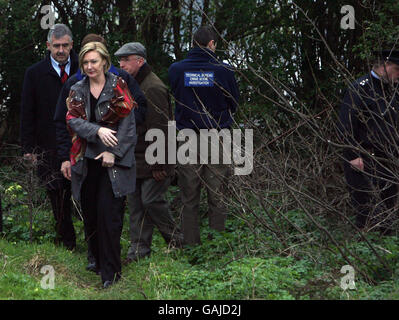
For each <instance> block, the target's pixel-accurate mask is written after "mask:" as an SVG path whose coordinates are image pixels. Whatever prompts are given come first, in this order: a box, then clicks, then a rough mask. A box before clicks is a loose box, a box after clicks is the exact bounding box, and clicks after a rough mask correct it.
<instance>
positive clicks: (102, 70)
mask: <svg viewBox="0 0 399 320" xmlns="http://www.w3.org/2000/svg"><path fill="white" fill-rule="evenodd" d="M110 61H111V59H110V56H109V53H108V51H107V49H106V47H105V46H104V45H103V44H102V43H100V42H90V43H88V44H86V45H85V46H84V47H83V48H82V50H81V51H80V53H79V68H80V70H81V72H82V73H83V74H85V78H84V79H82V80H81V81H79V82H77V83H76V84H75V85H73V86H72V87H71V91H70V93H69V97H68V99H67V107H68V113H67V116H66V120H67V125H68V129H69V131H70V133H71V135H72V148H71V152H70V158H71V165H72V168H71V181H72V194H73V197H74V199H75V200H78V201H80V204H81V208H82V212H83V218H84V223H85V227H86V230H87V238H88V241H89V242H90V247H91V248H92V251H93V255H94V257H95V259H96V265H97V273H100V274H101V279H102V282H103V286H104V288H107V287H109V286H110V285H112V284H113V283H114V282H116V281H118V280H119V278H120V276H121V259H120V236H121V232H122V223H123V212H124V203H125V199H124V198H125V196H126V195H127V194H130V193H132V192H134V190H135V180H136V167H135V158H134V147H135V145H136V140H137V138H136V125H135V118H134V113H133V112H131V110H132V109H133V108H135V107H137V103H136V102H135V101H134V100H133V98H132V96H131V94H130V92H129V89H128V88H127V85H126V82H125V81H124V80H123V79H122V78H120V77H118V76H116V75H114V74H112V73H109V72H107V71H106V70H109V67H110V63H111V62H110Z"/></svg>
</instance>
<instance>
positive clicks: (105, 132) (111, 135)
mask: <svg viewBox="0 0 399 320" xmlns="http://www.w3.org/2000/svg"><path fill="white" fill-rule="evenodd" d="M115 133H116V131H115V130H112V129H109V128H105V127H101V128H100V129H98V131H97V135H98V136H99V137H100V139H101V141H102V143H104V144H105V145H106V146H107V147H116V146H117V145H118V139H117V138H116V136H115Z"/></svg>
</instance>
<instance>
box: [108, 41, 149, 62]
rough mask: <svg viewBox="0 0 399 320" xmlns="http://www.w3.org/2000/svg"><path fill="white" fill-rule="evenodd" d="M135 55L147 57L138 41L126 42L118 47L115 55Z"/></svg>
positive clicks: (145, 51)
mask: <svg viewBox="0 0 399 320" xmlns="http://www.w3.org/2000/svg"><path fill="white" fill-rule="evenodd" d="M132 54H134V55H137V56H140V57H143V58H145V59H146V58H147V50H146V49H145V47H144V46H143V45H142V44H141V43H140V42H128V43H125V44H124V45H123V46H122V47H120V48H119V49H118V50H117V51H116V52H115V56H117V57H124V56H130V55H132Z"/></svg>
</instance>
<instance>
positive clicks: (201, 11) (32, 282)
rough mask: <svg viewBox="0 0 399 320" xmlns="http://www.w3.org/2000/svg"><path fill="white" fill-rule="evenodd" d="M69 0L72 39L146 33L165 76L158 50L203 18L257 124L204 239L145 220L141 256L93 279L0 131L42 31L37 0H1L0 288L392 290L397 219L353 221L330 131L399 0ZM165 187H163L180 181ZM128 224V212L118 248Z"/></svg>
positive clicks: (223, 293) (63, 13)
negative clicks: (110, 280) (48, 276)
mask: <svg viewBox="0 0 399 320" xmlns="http://www.w3.org/2000/svg"><path fill="white" fill-rule="evenodd" d="M77 3H78V2H77V1H69V0H68V1H67V0H65V1H57V2H55V6H56V9H57V12H58V13H59V20H58V21H57V22H62V23H67V24H69V25H70V26H71V28H72V31H73V33H74V36H75V38H74V39H75V47H76V48H79V42H80V40H81V39H82V38H83V36H84V35H85V34H86V33H89V32H96V33H101V34H103V35H104V36H105V37H106V39H107V41H108V44H109V49H110V52H114V51H115V50H116V48H118V47H119V45H120V44H121V43H124V42H127V41H142V42H143V43H144V44H145V45H146V47H147V49H148V56H149V62H150V64H152V65H153V67H154V70H155V71H156V73H157V74H159V75H160V76H161V78H162V79H164V80H166V70H167V68H168V67H169V65H170V63H171V62H172V61H173V60H175V59H181V58H183V57H184V55H185V52H186V51H187V50H188V48H189V44H190V39H191V34H192V31H193V30H195V29H196V27H197V26H199V25H200V24H204V23H210V24H213V25H214V26H215V27H216V29H217V30H218V31H219V33H220V35H221V37H222V39H221V41H220V42H219V44H218V52H217V54H218V55H219V56H220V57H221V58H222V59H223V60H227V61H228V62H229V63H230V64H231V65H233V66H234V67H235V68H236V71H237V72H236V73H237V78H238V82H239V86H240V93H241V101H240V108H239V112H238V113H237V114H236V115H235V119H236V123H235V124H234V127H235V128H242V129H252V130H253V132H254V170H253V172H252V174H250V175H247V176H234V177H231V179H230V181H229V184H228V188H227V190H226V192H225V194H224V195H225V201H226V204H227V205H228V206H229V213H230V216H229V219H228V222H227V230H226V232H223V233H220V234H218V233H214V234H213V240H209V239H208V234H209V233H210V232H211V231H210V230H209V229H208V228H207V226H206V219H203V224H204V226H203V227H202V240H203V244H202V245H201V246H199V247H194V248H187V249H185V250H181V251H180V250H173V251H170V250H168V248H167V247H166V245H165V243H164V242H163V240H162V238H161V237H160V235H159V234H158V233H156V234H155V236H154V243H153V253H152V256H151V258H149V259H144V260H142V261H140V262H138V263H134V264H131V265H129V266H125V267H124V269H123V279H122V281H121V282H120V283H118V284H117V285H116V286H115V287H112V288H111V289H110V290H108V291H102V290H100V280H99V278H98V276H95V275H94V274H92V273H89V272H86V271H85V270H84V267H85V264H86V245H85V243H84V240H83V230H82V229H83V227H82V222H81V221H79V220H78V219H77V217H76V219H75V226H76V227H77V229H78V234H79V236H80V238H79V240H78V247H77V249H76V252H74V253H70V252H68V251H66V250H64V249H63V248H61V247H55V246H54V245H53V243H52V242H53V239H54V236H55V235H54V231H53V230H54V226H53V223H54V219H53V217H52V216H51V212H50V209H49V206H48V204H47V203H46V202H45V196H44V194H43V192H42V191H41V190H42V189H41V186H40V185H37V181H36V180H35V178H34V177H35V176H34V174H33V168H29V167H27V166H26V164H24V163H23V162H20V160H19V159H20V157H19V150H18V148H15V147H10V145H9V144H6V143H5V142H7V143H16V142H17V137H18V134H17V131H18V112H17V110H18V104H19V99H20V91H21V84H22V77H23V71H24V69H25V68H26V67H27V66H29V65H30V64H32V63H34V62H37V61H38V60H39V59H40V57H41V56H42V54H43V53H44V50H45V45H44V41H45V34H46V31H45V30H41V29H40V27H39V26H40V18H41V16H40V14H39V8H40V5H42V1H36V0H24V1H18V2H17V1H4V0H3V1H2V0H0V17H2V18H3V19H0V44H1V46H0V66H1V68H0V70H1V71H0V83H2V84H4V85H2V86H1V88H2V90H1V91H0V105H1V107H2V108H1V110H0V122H1V123H0V138H1V137H4V139H3V140H2V144H1V145H0V148H1V149H0V151H1V157H0V164H1V168H0V171H1V172H0V193H1V198H2V207H3V215H4V217H3V219H4V226H3V229H4V231H3V234H2V240H1V241H0V269H1V272H3V276H2V277H1V278H0V288H1V289H2V290H0V295H1V296H0V298H4V299H31V298H38V299H49V298H54V299H102V298H103V299H108V298H114V299H397V298H398V284H399V276H398V274H397V271H396V270H398V268H397V267H398V263H399V253H398V250H397V249H398V244H399V242H398V240H399V239H398V234H397V231H396V234H394V235H392V236H387V237H382V236H380V234H378V233H375V232H372V231H371V232H368V233H364V232H360V231H359V230H358V229H357V228H356V227H355V226H354V225H353V218H354V217H353V208H351V207H350V205H349V201H348V194H347V190H346V186H345V182H344V179H343V172H342V166H341V165H342V156H341V149H340V147H342V145H340V144H339V143H338V141H337V139H336V132H335V123H336V112H337V109H338V108H337V105H338V104H339V101H340V99H341V97H342V88H344V87H345V86H346V85H347V84H348V83H350V82H351V81H353V80H354V79H355V78H356V77H357V76H358V75H359V74H362V73H364V72H365V71H366V70H368V68H369V62H370V61H369V60H370V52H371V51H372V50H374V49H380V48H384V49H386V48H388V49H389V48H394V49H395V46H396V45H397V34H398V33H397V25H398V23H397V22H398V17H399V5H398V4H397V3H396V2H395V1H393V0H386V1H378V2H377V1H373V0H365V1H346V0H345V1H323V0H317V1H307V0H300V1H299V0H298V1H285V2H284V1H240V0H235V1H230V0H220V1H219V0H218V1H216V0H215V1H191V0H189V1H175V0H170V1H141V0H136V1H116V2H115V1H114V2H113V1H94V2H93V1H79V4H77ZM348 4H350V5H353V7H354V9H355V12H356V28H355V29H354V30H342V29H340V28H339V23H340V19H341V17H342V16H341V15H340V8H341V6H342V5H348ZM104 12H106V14H104ZM26 17H32V18H31V19H27V18H26ZM105 30H106V31H107V32H106V31H105ZM376 43H377V44H376ZM10 48H12V50H14V51H12V52H10ZM21 61H23V63H21ZM114 62H116V61H114ZM397 181H398V182H397V183H399V177H398V180H397ZM169 192H170V194H169V197H170V200H173V198H174V197H175V196H176V194H177V193H178V190H177V189H176V188H170V191H169ZM177 203H178V202H177ZM204 203H205V202H204V199H203V202H202V205H201V214H202V215H203V216H205V215H206V205H204ZM178 211H179V210H178V205H177V208H176V212H178ZM176 218H178V216H176ZM203 218H204V217H203ZM127 229H128V219H127V215H126V217H125V224H124V232H123V237H122V248H123V252H122V253H123V254H122V256H126V251H127V248H128V232H127ZM46 264H51V265H53V266H54V268H55V271H56V274H57V278H56V288H55V290H43V289H41V287H40V279H41V277H42V275H41V274H40V267H41V266H43V265H46ZM344 265H351V266H352V267H353V268H354V269H355V274H356V279H355V280H356V282H355V283H356V289H355V290H349V289H348V290H346V291H344V290H342V289H341V287H340V284H341V283H340V281H341V278H342V277H343V276H344V274H342V273H341V272H340V270H341V268H342V266H344Z"/></svg>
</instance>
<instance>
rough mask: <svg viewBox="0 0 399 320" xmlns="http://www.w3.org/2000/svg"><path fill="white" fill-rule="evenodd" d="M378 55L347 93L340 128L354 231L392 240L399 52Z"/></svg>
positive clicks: (398, 122) (398, 136)
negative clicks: (354, 223) (361, 231)
mask: <svg viewBox="0 0 399 320" xmlns="http://www.w3.org/2000/svg"><path fill="white" fill-rule="evenodd" d="M375 55H376V60H375V62H374V64H373V68H372V70H371V71H370V73H368V74H367V75H365V76H363V77H361V78H359V79H357V80H356V81H355V82H353V83H352V84H350V85H349V87H348V88H347V90H346V93H345V96H344V99H343V101H342V104H341V108H340V114H339V124H338V128H339V134H340V138H341V142H342V144H343V146H344V152H343V158H344V172H345V178H346V181H347V184H348V187H349V191H350V195H351V203H352V206H353V209H354V210H355V212H356V226H357V227H358V228H360V229H362V230H364V231H369V230H370V231H371V230H374V231H380V232H381V233H382V234H390V233H392V231H393V228H392V224H393V222H394V220H395V219H396V213H395V211H397V210H395V208H396V207H397V194H398V188H397V184H398V181H399V180H398V173H399V170H398V159H399V132H398V128H399V101H398V91H397V88H398V87H397V84H398V78H399V51H391V50H384V51H380V52H376V53H375Z"/></svg>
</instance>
